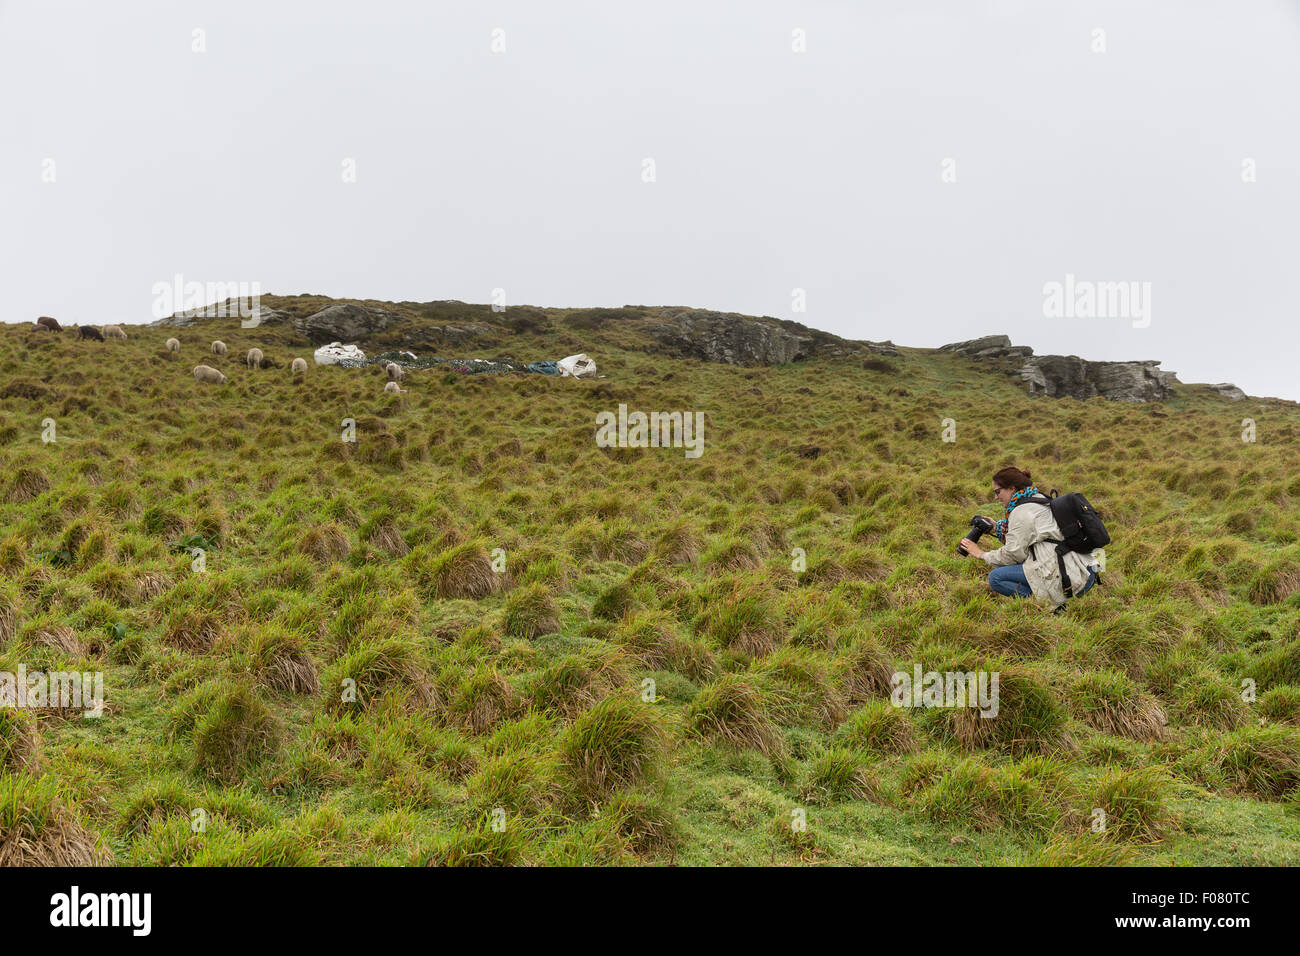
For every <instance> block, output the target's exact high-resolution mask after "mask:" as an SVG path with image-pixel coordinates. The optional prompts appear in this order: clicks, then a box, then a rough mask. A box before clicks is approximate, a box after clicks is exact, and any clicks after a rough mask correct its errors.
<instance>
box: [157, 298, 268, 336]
mask: <svg viewBox="0 0 1300 956" xmlns="http://www.w3.org/2000/svg"><path fill="white" fill-rule="evenodd" d="M247 306H248V300H239V299H227V300H225V301H224V302H219V303H218V302H214V303H213V304H212V305H205V306H203V307H202V308H198V309H187V310H186V311H184V312H177V313H176V314H175V315H169V316H167V318H165V319H158V320H157V321H156V322H150V323H149V324H150V325H167V326H171V327H172V328H177V329H187V328H189V327H190V326H192V325H194V324H195V323H196V322H203V321H205V320H207V319H238V320H239V323H240V324H241V325H243V324H244V323H245V322H248V323H250V324H249V326H248V327H250V328H251V327H255V326H258V325H276V324H278V323H284V322H287V321H288V320H289V313H288V312H279V311H276V310H275V309H268V308H267V307H266V306H263V305H257V306H254V307H253V308H252V310H251V314H250V315H241V314H240V309H241V308H244V309H246V308H247Z"/></svg>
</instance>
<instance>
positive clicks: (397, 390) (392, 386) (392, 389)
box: [384, 382, 402, 395]
mask: <svg viewBox="0 0 1300 956" xmlns="http://www.w3.org/2000/svg"><path fill="white" fill-rule="evenodd" d="M384 391H385V392H389V393H391V394H393V395H399V394H401V391H402V389H401V387H400V386H399V385H398V384H397V383H396V382H389V383H388V384H387V385H385V386H384Z"/></svg>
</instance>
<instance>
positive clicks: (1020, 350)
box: [939, 335, 1034, 360]
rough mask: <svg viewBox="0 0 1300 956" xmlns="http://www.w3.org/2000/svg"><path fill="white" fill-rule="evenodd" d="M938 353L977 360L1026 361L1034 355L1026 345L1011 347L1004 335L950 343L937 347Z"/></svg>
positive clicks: (1008, 339)
mask: <svg viewBox="0 0 1300 956" xmlns="http://www.w3.org/2000/svg"><path fill="white" fill-rule="evenodd" d="M939 351H940V352H952V353H953V354H954V355H968V356H970V357H971V358H977V359H989V360H996V359H1008V358H1009V359H1026V358H1029V356H1031V355H1033V354H1034V350H1033V349H1031V348H1030V347H1029V346H1028V345H1012V344H1011V338H1010V337H1009V336H1006V335H985V336H983V337H981V338H978V339H969V340H967V341H965V342H951V343H949V344H948V345H941V346H939Z"/></svg>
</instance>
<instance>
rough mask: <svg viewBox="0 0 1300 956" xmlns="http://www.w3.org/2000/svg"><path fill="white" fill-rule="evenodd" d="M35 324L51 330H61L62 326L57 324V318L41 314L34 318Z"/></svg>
mask: <svg viewBox="0 0 1300 956" xmlns="http://www.w3.org/2000/svg"><path fill="white" fill-rule="evenodd" d="M36 325H37V326H38V327H39V328H42V329H49V330H50V331H51V332H62V331H63V326H61V325H59V320H58V319H52V318H50V317H49V316H48V315H42V316H41V317H40V318H39V319H37V320H36Z"/></svg>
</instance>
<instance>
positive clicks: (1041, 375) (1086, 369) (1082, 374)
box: [1020, 355, 1178, 402]
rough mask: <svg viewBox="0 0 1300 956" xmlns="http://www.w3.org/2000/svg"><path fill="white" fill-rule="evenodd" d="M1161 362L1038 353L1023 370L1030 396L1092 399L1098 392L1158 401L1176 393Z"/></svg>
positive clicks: (1112, 397)
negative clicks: (1096, 359) (1107, 360)
mask: <svg viewBox="0 0 1300 956" xmlns="http://www.w3.org/2000/svg"><path fill="white" fill-rule="evenodd" d="M1159 365H1160V362H1159V361H1143V362H1089V361H1086V360H1085V359H1081V358H1079V357H1078V356H1077V355H1037V356H1034V357H1033V358H1031V359H1030V360H1029V361H1028V362H1026V363H1025V365H1024V367H1023V368H1021V369H1020V377H1021V378H1022V379H1024V381H1025V382H1026V383H1027V384H1028V386H1029V394H1030V395H1047V396H1049V397H1052V398H1078V399H1089V398H1095V397H1097V396H1098V395H1100V396H1102V397H1103V398H1108V399H1110V400H1112V401H1116V402H1158V401H1161V400H1163V399H1165V398H1168V397H1169V396H1170V394H1172V392H1173V388H1172V386H1173V384H1174V383H1175V382H1177V381H1178V378H1177V376H1176V375H1175V374H1174V373H1173V372H1163V371H1161V370H1160V369H1159V367H1158V366H1159Z"/></svg>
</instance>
